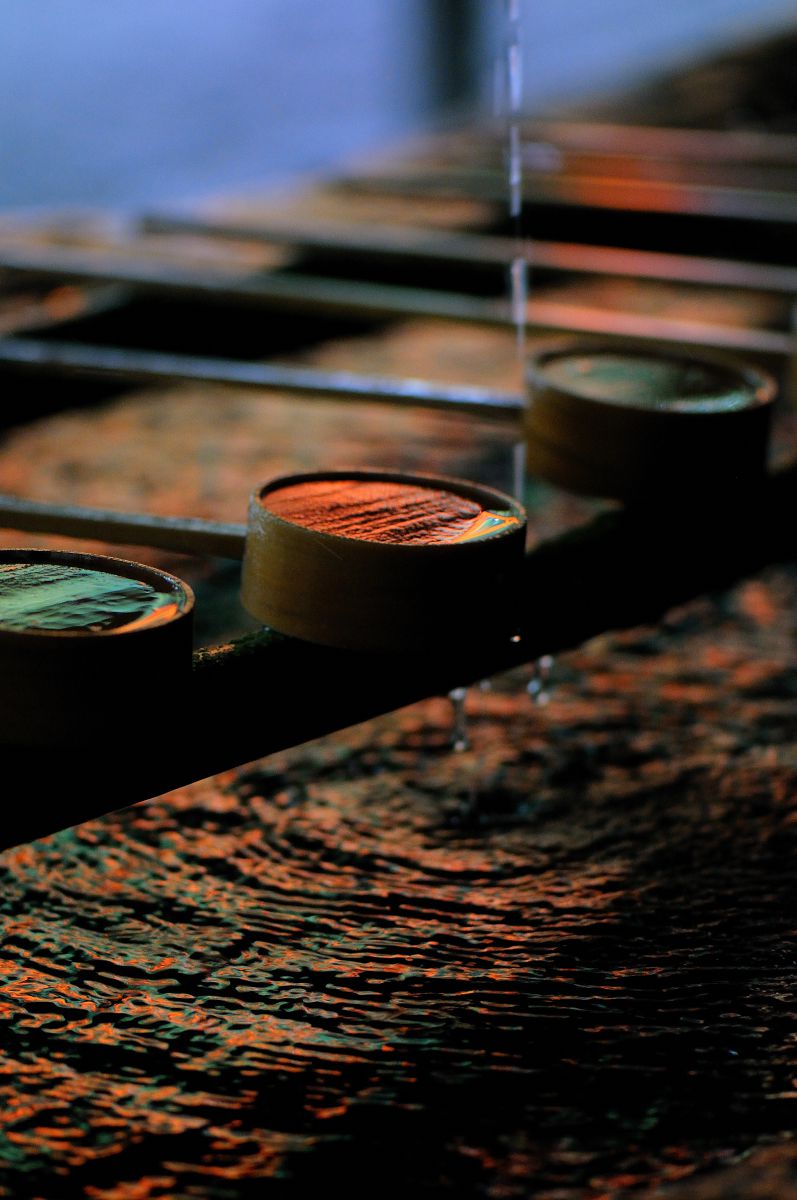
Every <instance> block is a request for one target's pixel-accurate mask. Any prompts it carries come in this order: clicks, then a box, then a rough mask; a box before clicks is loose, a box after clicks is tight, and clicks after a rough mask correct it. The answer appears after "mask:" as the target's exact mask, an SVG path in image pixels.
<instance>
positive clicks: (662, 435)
mask: <svg viewBox="0 0 797 1200" xmlns="http://www.w3.org/2000/svg"><path fill="white" fill-rule="evenodd" d="M599 357H605V358H617V359H619V360H626V361H628V362H629V363H631V362H633V360H634V359H638V360H644V361H650V360H655V361H657V362H659V363H661V364H662V365H668V364H669V365H670V366H672V367H673V368H674V369H682V370H683V371H684V372H690V371H691V372H693V373H694V372H702V373H703V375H704V376H705V377H706V383H707V387H708V388H709V389H710V391H709V392H707V393H706V394H702V395H692V396H690V395H688V394H682V395H666V394H663V395H662V396H661V398H660V399H659V400H656V401H651V400H650V399H647V400H645V399H643V400H635V399H634V397H633V396H632V395H625V396H618V397H615V398H612V399H609V398H606V397H605V395H598V394H590V393H589V385H588V384H582V385H581V386H577V385H575V384H574V383H572V382H569V381H567V380H562V378H560V377H557V376H556V375H554V374H552V372H551V369H550V368H551V366H552V364H553V363H554V362H557V361H561V360H566V359H582V358H583V359H589V358H594V359H596V358H599ZM526 380H527V385H528V403H527V408H526V413H525V433H526V455H527V465H528V468H529V471H530V472H531V473H532V474H537V475H539V476H541V477H543V478H545V479H547V480H548V481H549V482H551V483H555V484H558V485H559V486H561V487H564V488H566V489H568V490H571V491H575V492H581V493H584V494H587V495H594V496H603V497H606V498H610V499H617V500H622V501H626V502H634V501H643V502H646V503H663V502H671V501H672V497H673V495H675V494H677V495H681V494H684V495H694V494H695V493H700V492H704V493H710V492H712V491H719V490H726V489H728V488H732V487H736V488H738V487H740V486H749V485H752V484H755V483H756V482H757V481H760V480H761V478H762V477H763V475H764V473H765V470H766V462H767V451H768V441H769V430H770V425H771V417H772V410H773V403H774V400H775V397H776V395H777V385H776V383H775V380H774V379H773V378H772V377H771V376H770V375H769V374H768V373H767V372H766V371H764V370H762V369H760V368H759V367H757V366H751V365H749V364H747V363H743V362H739V361H737V360H736V359H733V358H731V357H730V356H727V355H724V354H712V353H710V352H706V353H699V354H698V353H692V352H691V351H689V350H686V349H674V348H672V347H662V346H660V345H658V344H653V345H651V344H644V343H637V342H635V343H633V344H630V345H629V344H625V343H618V342H616V341H611V342H607V341H599V340H590V339H587V340H578V341H575V342H557V343H555V344H552V345H549V346H546V347H543V348H541V349H540V350H538V351H537V353H535V354H534V355H533V356H532V357H531V359H530V360H529V363H528V366H527V371H526Z"/></svg>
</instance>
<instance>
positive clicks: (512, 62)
mask: <svg viewBox="0 0 797 1200" xmlns="http://www.w3.org/2000/svg"><path fill="white" fill-rule="evenodd" d="M505 5H506V29H507V39H506V58H505V72H506V113H507V183H508V187H509V216H510V219H511V222H512V227H513V234H514V239H515V254H514V257H513V260H512V264H511V267H510V272H509V289H510V304H511V311H512V321H513V323H514V326H515V331H516V335H517V353H518V358H519V360H520V362H521V364H522V363H523V361H524V359H525V354H526V303H527V300H528V269H527V263H526V258H525V254H524V253H523V155H522V144H521V143H522V138H521V129H520V117H521V110H522V104H523V56H522V42H521V21H520V0H505Z"/></svg>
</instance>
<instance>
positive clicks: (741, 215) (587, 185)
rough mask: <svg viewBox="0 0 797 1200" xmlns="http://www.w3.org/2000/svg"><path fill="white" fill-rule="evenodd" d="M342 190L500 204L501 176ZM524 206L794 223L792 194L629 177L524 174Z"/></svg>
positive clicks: (463, 171) (796, 203)
mask: <svg viewBox="0 0 797 1200" xmlns="http://www.w3.org/2000/svg"><path fill="white" fill-rule="evenodd" d="M337 186H338V187H339V188H341V189H344V190H346V191H352V192H364V193H369V194H370V193H374V194H378V195H385V194H387V195H395V196H438V197H440V198H459V197H462V196H466V197H469V198H472V199H474V200H482V201H485V202H487V203H491V204H497V205H499V204H501V203H502V201H504V200H505V193H506V183H505V180H504V179H503V176H502V174H501V173H500V172H499V171H497V170H494V169H491V168H490V167H482V168H479V167H473V168H467V167H462V166H450V167H446V166H441V165H439V164H435V166H434V169H431V168H430V169H429V170H428V171H424V170H412V168H407V169H405V170H403V171H400V172H392V173H387V172H385V173H384V174H381V175H380V174H371V175H367V176H349V177H348V178H344V179H340V180H338V181H337ZM523 194H524V198H525V201H526V203H527V204H561V205H564V206H566V207H578V208H603V209H612V210H614V211H615V212H618V213H622V212H650V213H671V214H680V215H683V216H701V217H712V218H721V219H726V220H743V221H761V222H775V223H777V224H783V225H795V224H797V195H795V193H794V192H792V191H777V190H770V189H766V188H755V187H732V186H718V185H712V184H706V183H691V182H689V181H688V180H682V181H673V180H668V179H645V178H642V177H637V178H633V179H628V178H626V179H623V178H617V177H616V176H613V175H610V174H605V175H589V174H583V175H579V174H573V175H568V174H562V175H559V174H554V173H550V174H546V173H543V172H536V171H526V172H524V177H523Z"/></svg>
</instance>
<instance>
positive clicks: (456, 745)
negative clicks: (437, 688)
mask: <svg viewBox="0 0 797 1200" xmlns="http://www.w3.org/2000/svg"><path fill="white" fill-rule="evenodd" d="M467 695H468V689H467V688H464V687H458V688H452V689H451V691H450V692H449V693H448V698H449V700H450V701H451V706H452V708H453V710H454V711H453V723H452V727H451V749H452V750H453V751H454V753H455V754H462V753H464V751H465V750H470V737H469V736H468V714H467V712H466V711H465V700H466V698H467Z"/></svg>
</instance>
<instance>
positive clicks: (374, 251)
mask: <svg viewBox="0 0 797 1200" xmlns="http://www.w3.org/2000/svg"><path fill="white" fill-rule="evenodd" d="M141 227H142V229H143V230H144V231H146V232H148V233H168V234H191V235H198V236H200V237H211V238H223V239H228V240H230V241H252V242H262V243H265V244H268V245H271V244H276V245H281V246H294V247H296V248H297V249H299V250H317V251H321V252H323V253H325V254H340V255H352V254H356V255H358V256H361V257H366V256H367V257H368V258H376V259H394V258H398V259H404V260H406V259H411V260H415V261H417V262H424V263H440V262H449V263H453V264H456V265H462V266H469V267H475V268H480V267H483V268H489V267H499V268H506V267H508V266H509V265H510V264H511V262H512V261H513V259H515V258H516V257H517V254H518V252H520V254H521V255H522V257H524V258H525V260H526V262H528V263H529V265H530V266H531V267H533V268H535V269H539V270H543V271H552V272H557V273H567V274H574V275H614V276H619V277H621V278H624V279H650V280H659V281H662V282H666V283H688V284H705V285H706V286H709V287H735V288H740V289H743V290H752V291H761V292H776V293H784V294H786V295H790V296H791V295H797V267H782V266H774V265H769V264H762V263H749V262H741V261H737V260H731V259H717V258H703V257H699V256H692V255H688V254H666V253H659V252H655V251H648V250H623V249H620V248H617V247H614V246H588V245H581V244H579V243H577V242H546V241H535V240H528V241H525V242H524V243H523V244H522V245H521V246H520V247H519V248H518V246H517V244H516V241H515V240H513V239H511V238H504V237H496V236H490V235H486V234H468V233H451V232H446V231H440V232H437V231H433V232H430V231H429V230H426V229H416V228H413V227H411V226H402V225H395V226H391V225H370V226H366V227H363V226H361V225H354V224H352V223H346V222H342V221H338V222H333V221H315V222H313V223H309V222H303V221H295V220H292V219H290V218H286V219H284V220H282V221H278V220H275V219H269V220H267V221H263V222H258V223H256V224H254V223H253V224H248V223H245V222H237V221H236V222H230V221H216V220H207V219H202V218H199V217H191V216H179V215H174V214H172V215H170V214H166V213H153V214H148V215H146V216H144V217H143V218H142V221H141Z"/></svg>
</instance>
